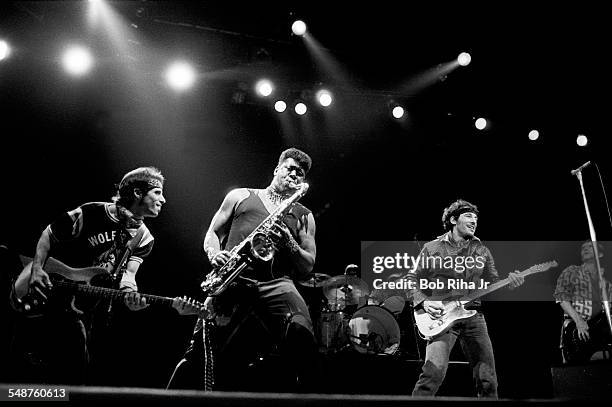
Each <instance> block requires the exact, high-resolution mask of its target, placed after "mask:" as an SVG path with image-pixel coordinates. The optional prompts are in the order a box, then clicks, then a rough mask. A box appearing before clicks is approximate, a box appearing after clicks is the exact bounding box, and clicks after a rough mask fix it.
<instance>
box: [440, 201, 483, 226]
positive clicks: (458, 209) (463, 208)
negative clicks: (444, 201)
mask: <svg viewBox="0 0 612 407" xmlns="http://www.w3.org/2000/svg"><path fill="white" fill-rule="evenodd" d="M466 212H473V213H475V214H476V215H478V207H477V206H476V205H474V204H472V203H470V202H468V201H466V200H463V199H457V200H456V201H455V202H453V203H452V204H450V205H449V206H448V208H445V209H444V212H443V213H442V227H443V228H444V230H451V229H452V228H453V224H452V223H451V218H453V217H454V218H455V219H457V218H458V217H459V216H460V215H461V214H462V213H466Z"/></svg>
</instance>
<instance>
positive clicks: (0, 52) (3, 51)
mask: <svg viewBox="0 0 612 407" xmlns="http://www.w3.org/2000/svg"><path fill="white" fill-rule="evenodd" d="M10 53H11V47H9V45H8V42H6V41H4V40H0V61H2V60H3V59H5V58H7V57H8V56H9V55H10Z"/></svg>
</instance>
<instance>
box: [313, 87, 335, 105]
mask: <svg viewBox="0 0 612 407" xmlns="http://www.w3.org/2000/svg"><path fill="white" fill-rule="evenodd" d="M317 100H318V101H319V103H320V104H321V106H324V107H327V106H329V105H331V104H332V101H333V98H332V95H331V93H330V92H329V91H328V90H327V89H321V90H320V91H318V92H317Z"/></svg>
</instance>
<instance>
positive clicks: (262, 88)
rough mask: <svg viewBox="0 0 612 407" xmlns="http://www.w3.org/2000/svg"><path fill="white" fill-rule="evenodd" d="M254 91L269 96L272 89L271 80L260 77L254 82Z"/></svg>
mask: <svg viewBox="0 0 612 407" xmlns="http://www.w3.org/2000/svg"><path fill="white" fill-rule="evenodd" d="M255 91H256V92H257V93H258V94H259V95H260V96H263V97H267V96H270V95H271V94H272V92H273V91H274V86H273V85H272V82H270V81H269V80H267V79H262V80H260V81H258V82H257V83H256V84H255Z"/></svg>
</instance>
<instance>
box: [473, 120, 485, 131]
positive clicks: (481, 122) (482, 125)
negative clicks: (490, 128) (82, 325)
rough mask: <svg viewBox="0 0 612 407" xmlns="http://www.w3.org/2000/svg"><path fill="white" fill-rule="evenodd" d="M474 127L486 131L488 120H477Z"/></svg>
mask: <svg viewBox="0 0 612 407" xmlns="http://www.w3.org/2000/svg"><path fill="white" fill-rule="evenodd" d="M474 126H476V128H477V129H478V130H484V129H485V127H487V120H486V119H484V118H482V117H479V118H478V119H476V121H475V122H474Z"/></svg>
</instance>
